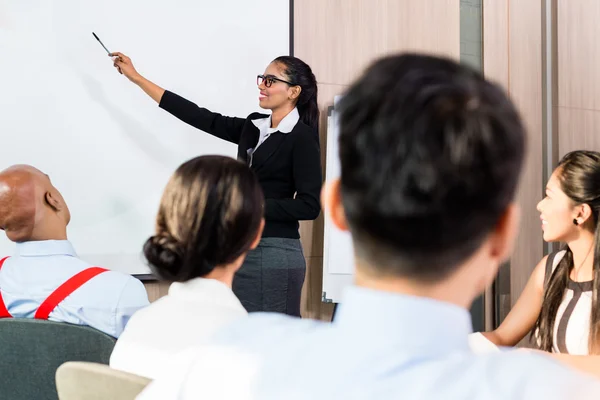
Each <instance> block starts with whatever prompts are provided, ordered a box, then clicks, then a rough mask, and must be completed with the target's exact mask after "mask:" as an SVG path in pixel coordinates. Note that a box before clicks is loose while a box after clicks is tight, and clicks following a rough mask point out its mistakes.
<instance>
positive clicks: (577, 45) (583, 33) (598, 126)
mask: <svg viewBox="0 0 600 400" xmlns="http://www.w3.org/2000/svg"><path fill="white" fill-rule="evenodd" d="M557 1H558V2H557V21H558V22H557V37H558V38H557V44H556V47H557V49H556V51H557V64H558V66H557V69H558V76H557V78H558V99H557V101H558V155H559V157H562V156H563V155H564V154H565V153H567V152H569V151H573V150H582V149H585V150H596V151H600V42H599V41H598V40H597V38H598V35H600V26H599V25H598V20H600V1H597V0H577V1H567V0H557Z"/></svg>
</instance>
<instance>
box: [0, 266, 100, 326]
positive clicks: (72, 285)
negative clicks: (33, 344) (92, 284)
mask: <svg viewBox="0 0 600 400" xmlns="http://www.w3.org/2000/svg"><path fill="white" fill-rule="evenodd" d="M7 258H8V257H5V258H3V259H2V260H0V269H1V268H2V264H4V261H6V259H7ZM105 271H107V270H106V269H104V268H99V267H91V268H88V269H84V270H83V271H81V272H79V273H77V274H75V275H73V276H72V277H71V278H69V279H68V280H67V281H66V282H65V283H63V284H62V285H60V286H59V287H58V288H57V289H56V290H55V291H54V292H52V294H50V296H48V298H47V299H46V300H44V301H43V302H42V304H40V306H39V308H38V309H37V311H36V312H35V316H34V318H35V319H48V316H49V315H50V313H51V312H52V310H54V309H55V308H56V306H58V305H59V304H60V302H61V301H63V300H64V299H65V298H67V297H68V296H69V295H70V294H71V293H73V292H74V291H76V290H77V289H79V288H80V287H81V286H83V284H85V283H86V282H87V281H89V280H90V279H92V278H93V277H95V276H96V275H99V274H101V273H103V272H105ZM0 318H12V315H10V313H9V312H8V310H7V308H6V305H5V304H4V300H3V299H2V294H1V293H0Z"/></svg>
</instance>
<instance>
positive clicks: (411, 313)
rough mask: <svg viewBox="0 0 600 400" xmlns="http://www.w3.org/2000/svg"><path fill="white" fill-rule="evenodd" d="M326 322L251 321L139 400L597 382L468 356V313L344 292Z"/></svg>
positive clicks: (373, 395) (535, 393)
mask: <svg viewBox="0 0 600 400" xmlns="http://www.w3.org/2000/svg"><path fill="white" fill-rule="evenodd" d="M339 308H340V309H339V312H338V315H337V317H336V319H335V321H334V322H333V323H331V324H327V323H322V322H317V321H306V320H298V319H294V318H290V317H286V316H280V315H269V314H262V315H261V313H254V314H252V315H250V316H249V317H248V318H245V319H243V320H240V321H236V322H234V323H233V324H232V325H231V326H229V327H226V328H225V329H224V330H223V331H222V332H219V333H218V334H217V335H215V336H214V340H213V343H214V344H212V345H210V346H205V347H204V348H200V349H197V350H194V351H188V352H186V353H187V354H182V355H181V356H180V357H178V360H176V361H175V362H174V364H173V365H172V366H171V368H169V369H168V370H166V371H165V373H164V375H163V376H161V377H159V378H158V379H156V380H155V381H154V382H153V383H151V384H150V385H149V386H148V387H147V388H146V390H145V391H144V392H142V393H141V394H140V395H139V396H138V399H140V400H154V399H157V400H158V399H161V400H162V399H211V400H216V399H235V400H246V399H247V400H250V399H257V400H258V399H259V400H269V399H273V400H275V399H277V400H280V399H285V400H299V399H306V400H308V399H310V400H319V399H323V400H336V399H339V400H352V399H360V400H367V399H377V400H386V399H411V400H434V399H435V400H438V399H444V400H476V399H477V400H491V399H494V400H500V399H506V400H509V399H510V400H519V399H522V400H525V399H527V400H529V399H540V400H558V399H561V400H570V399H577V400H584V399H590V400H591V399H597V398H598V394H599V393H600V382H599V381H597V380H595V379H593V378H591V377H589V376H584V375H580V374H578V373H577V372H575V371H574V370H571V369H569V368H567V367H565V366H563V365H561V364H559V363H558V362H556V361H554V360H552V359H550V358H547V357H544V356H541V355H537V354H530V353H526V352H518V351H506V352H496V353H492V354H487V355H475V354H473V352H471V351H470V350H469V345H468V340H467V335H468V334H469V333H470V331H471V320H470V316H469V313H468V312H467V310H465V309H463V308H460V307H458V306H455V305H452V304H449V303H443V302H439V301H435V300H433V299H428V298H419V297H412V296H405V295H399V294H393V293H386V292H382V291H374V290H369V289H364V288H357V287H355V288H351V289H349V290H347V292H346V294H345V296H344V299H343V301H342V303H341V304H340V306H339Z"/></svg>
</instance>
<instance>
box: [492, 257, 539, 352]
mask: <svg viewBox="0 0 600 400" xmlns="http://www.w3.org/2000/svg"><path fill="white" fill-rule="evenodd" d="M547 258H548V257H547V256H546V257H544V258H542V260H541V261H540V262H539V263H538V265H537V266H536V267H535V269H534V270H533V273H532V274H531V276H530V277H529V281H528V282H527V285H526V286H525V289H524V290H523V293H521V296H520V297H519V300H517V303H516V304H515V306H514V307H513V308H512V310H510V312H509V313H508V315H507V316H506V318H505V319H504V321H503V322H502V324H500V326H499V327H498V328H497V329H496V330H494V331H491V332H482V335H483V336H485V337H486V338H487V339H488V340H490V341H491V342H492V343H494V344H495V345H497V346H515V345H516V344H517V343H519V342H520V341H521V339H523V338H524V337H525V335H527V334H528V333H529V332H530V331H531V329H533V327H534V326H535V322H536V321H537V318H538V316H539V315H540V311H541V310H542V302H543V300H544V274H545V267H546V259H547Z"/></svg>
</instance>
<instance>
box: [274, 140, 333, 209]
mask: <svg viewBox="0 0 600 400" xmlns="http://www.w3.org/2000/svg"><path fill="white" fill-rule="evenodd" d="M292 169H293V171H292V176H293V179H294V187H295V188H296V197H295V198H293V199H265V219H266V220H268V221H302V220H313V219H315V218H317V217H318V216H319V213H320V212H321V203H320V201H319V198H320V195H321V185H322V175H321V151H320V149H319V142H318V141H317V139H316V138H315V137H314V136H311V135H308V134H302V135H299V136H298V138H297V140H296V143H294V148H293V150H292Z"/></svg>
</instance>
